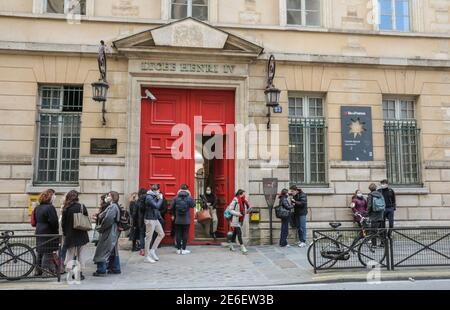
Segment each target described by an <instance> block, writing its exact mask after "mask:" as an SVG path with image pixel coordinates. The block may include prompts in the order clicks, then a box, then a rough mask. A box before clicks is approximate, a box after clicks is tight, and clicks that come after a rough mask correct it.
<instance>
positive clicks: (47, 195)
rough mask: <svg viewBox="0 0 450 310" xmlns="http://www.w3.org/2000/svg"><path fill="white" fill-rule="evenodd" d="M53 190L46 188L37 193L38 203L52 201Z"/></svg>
mask: <svg viewBox="0 0 450 310" xmlns="http://www.w3.org/2000/svg"><path fill="white" fill-rule="evenodd" d="M54 193H55V191H54V190H52V189H47V190H45V191H43V192H42V193H41V194H40V195H39V204H41V205H42V204H49V203H50V202H51V201H52V197H53V195H54Z"/></svg>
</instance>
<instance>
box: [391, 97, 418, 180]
mask: <svg viewBox="0 0 450 310" xmlns="http://www.w3.org/2000/svg"><path fill="white" fill-rule="evenodd" d="M383 117H384V143H385V156H386V166H387V176H388V179H389V182H390V183H391V184H396V185H420V184H421V174H420V171H421V167H420V156H419V136H420V129H419V128H418V126H417V121H416V112H415V101H414V100H407V99H396V98H394V99H384V100H383Z"/></svg>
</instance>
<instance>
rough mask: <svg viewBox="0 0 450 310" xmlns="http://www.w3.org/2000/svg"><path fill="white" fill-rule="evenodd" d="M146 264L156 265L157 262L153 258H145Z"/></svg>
mask: <svg viewBox="0 0 450 310" xmlns="http://www.w3.org/2000/svg"><path fill="white" fill-rule="evenodd" d="M145 262H146V263H152V264H153V263H156V261H155V260H154V259H153V258H151V257H150V256H147V257H146V258H145Z"/></svg>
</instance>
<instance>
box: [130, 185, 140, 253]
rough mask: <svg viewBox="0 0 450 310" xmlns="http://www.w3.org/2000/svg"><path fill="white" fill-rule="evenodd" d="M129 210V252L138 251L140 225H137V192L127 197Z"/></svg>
mask: <svg viewBox="0 0 450 310" xmlns="http://www.w3.org/2000/svg"><path fill="white" fill-rule="evenodd" d="M129 203H130V205H129V207H128V209H129V212H130V218H131V229H130V236H129V239H130V241H131V252H136V251H139V246H138V242H139V238H140V231H139V229H140V226H139V204H138V193H132V194H131V195H130V199H129Z"/></svg>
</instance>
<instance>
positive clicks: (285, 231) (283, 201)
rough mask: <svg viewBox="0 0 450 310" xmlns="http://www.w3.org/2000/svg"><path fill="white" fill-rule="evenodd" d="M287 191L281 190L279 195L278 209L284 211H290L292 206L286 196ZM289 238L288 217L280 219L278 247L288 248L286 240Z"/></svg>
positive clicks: (291, 202)
mask: <svg viewBox="0 0 450 310" xmlns="http://www.w3.org/2000/svg"><path fill="white" fill-rule="evenodd" d="M288 193H289V191H288V190H287V189H283V190H282V191H281V194H280V197H279V198H280V207H282V208H283V209H285V210H288V211H291V210H292V209H293V208H294V206H293V201H291V200H290V199H289V195H288ZM288 236H289V217H286V218H282V219H281V233H280V247H282V248H284V247H286V246H287V247H289V244H288V242H287V238H288Z"/></svg>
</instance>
